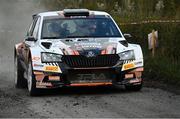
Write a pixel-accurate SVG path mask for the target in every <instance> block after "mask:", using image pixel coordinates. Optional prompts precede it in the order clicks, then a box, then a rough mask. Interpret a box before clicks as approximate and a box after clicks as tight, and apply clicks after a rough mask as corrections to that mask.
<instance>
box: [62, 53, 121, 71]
mask: <svg viewBox="0 0 180 119" xmlns="http://www.w3.org/2000/svg"><path fill="white" fill-rule="evenodd" d="M62 60H63V62H64V63H65V64H66V65H68V66H69V67H72V68H88V67H111V66H114V65H116V64H117V62H118V60H119V56H118V55H116V54H111V55H98V56H96V57H89V58H88V57H86V56H83V55H64V56H63V58H62Z"/></svg>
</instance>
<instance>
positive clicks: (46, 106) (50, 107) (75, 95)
mask: <svg viewBox="0 0 180 119" xmlns="http://www.w3.org/2000/svg"><path fill="white" fill-rule="evenodd" d="M34 1H35V2H34ZM34 1H33V0H0V82H1V83H0V117H17V118H19V117H70V118H71V117H76V118H78V117H110V118H111V117H179V118H180V95H179V94H177V93H173V92H169V91H166V90H163V89H159V88H152V87H144V88H143V89H142V91H140V92H128V91H125V90H124V88H123V87H120V88H114V87H86V88H61V89H56V90H49V91H44V92H42V94H43V95H41V96H38V97H30V96H29V95H28V92H27V90H26V89H15V87H14V81H13V48H14V44H15V43H18V42H20V41H22V40H23V37H24V35H25V33H26V30H27V28H28V24H30V22H31V15H32V14H33V13H37V12H41V11H45V8H44V7H43V6H42V5H41V4H40V3H39V2H38V0H34Z"/></svg>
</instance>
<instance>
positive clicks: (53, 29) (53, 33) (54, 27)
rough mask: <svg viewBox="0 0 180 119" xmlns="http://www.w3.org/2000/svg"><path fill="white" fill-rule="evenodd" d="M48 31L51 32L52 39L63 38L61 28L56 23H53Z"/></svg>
mask: <svg viewBox="0 0 180 119" xmlns="http://www.w3.org/2000/svg"><path fill="white" fill-rule="evenodd" d="M48 30H49V36H50V37H60V36H61V35H60V26H59V24H57V23H56V22H53V23H51V24H50V25H49V26H48Z"/></svg>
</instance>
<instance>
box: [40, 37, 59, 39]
mask: <svg viewBox="0 0 180 119" xmlns="http://www.w3.org/2000/svg"><path fill="white" fill-rule="evenodd" d="M42 39H60V37H42Z"/></svg>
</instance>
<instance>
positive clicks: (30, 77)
mask: <svg viewBox="0 0 180 119" xmlns="http://www.w3.org/2000/svg"><path fill="white" fill-rule="evenodd" d="M27 85H28V91H29V94H30V96H37V95H38V89H37V88H36V79H35V75H34V73H33V69H32V61H31V60H29V63H28V70H27Z"/></svg>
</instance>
